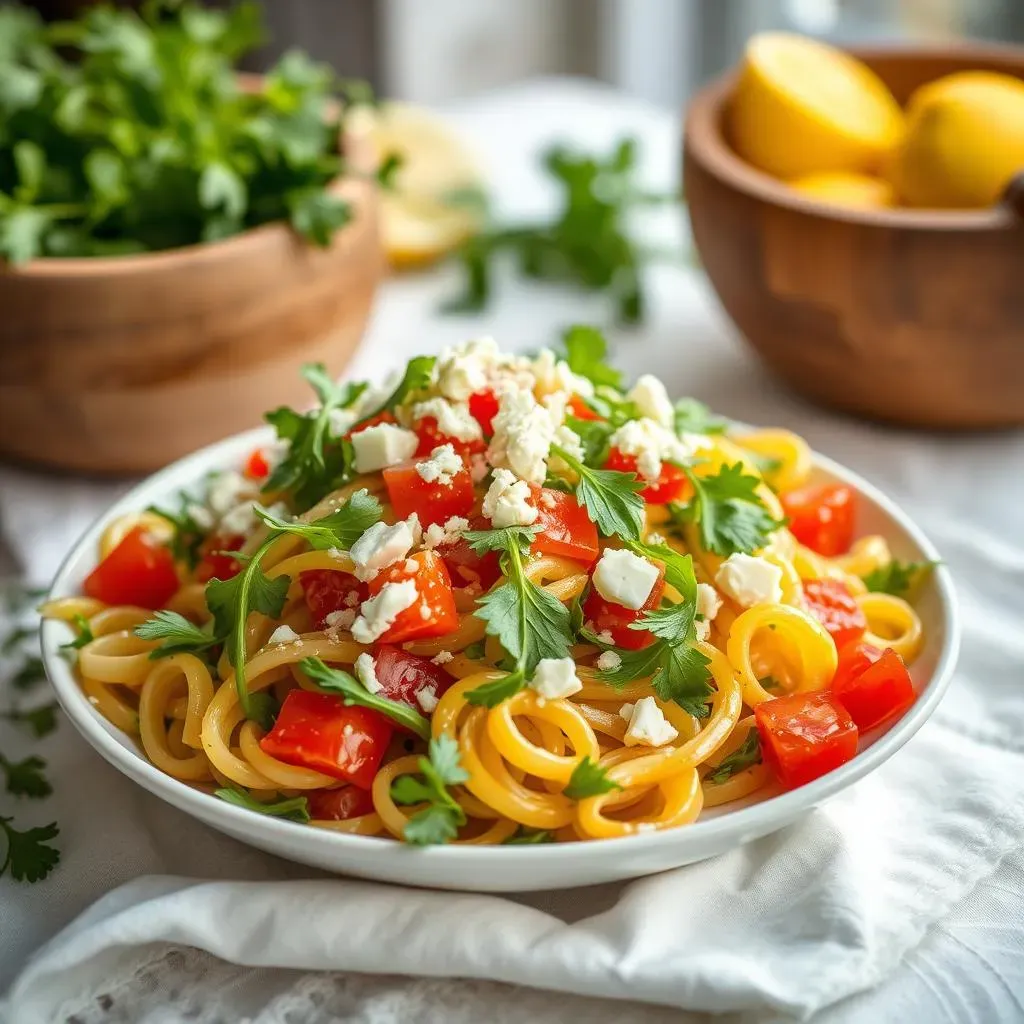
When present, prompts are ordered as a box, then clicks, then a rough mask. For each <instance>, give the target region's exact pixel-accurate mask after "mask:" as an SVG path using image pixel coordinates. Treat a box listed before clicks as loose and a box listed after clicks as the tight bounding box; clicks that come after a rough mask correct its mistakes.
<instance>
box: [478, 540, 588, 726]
mask: <svg viewBox="0 0 1024 1024" xmlns="http://www.w3.org/2000/svg"><path fill="white" fill-rule="evenodd" d="M535 534H536V530H535V529H534V528H533V527H524V526H509V527H505V528H503V529H499V530H470V531H468V532H467V533H464V534H463V537H464V539H465V540H466V541H467V542H468V543H469V545H470V547H472V549H473V550H474V551H475V552H476V553H477V554H478V555H483V554H486V553H487V552H489V551H499V552H501V569H502V572H503V573H504V575H505V582H504V583H502V584H501V585H500V586H498V587H495V588H494V589H493V590H490V591H488V593H486V594H484V596H483V597H481V598H479V599H478V601H477V609H476V613H475V614H476V616H477V618H479V619H482V620H483V621H484V623H485V629H486V631H487V633H488V635H489V636H494V637H497V638H498V640H499V641H500V643H501V646H502V647H503V648H504V649H505V651H506V653H507V654H508V656H509V658H510V659H511V661H512V664H513V668H512V671H511V672H509V674H508V675H507V676H504V677H503V678H501V679H497V680H495V681H494V682H490V683H484V684H483V685H481V686H478V687H476V688H475V689H473V690H470V691H469V692H468V693H467V694H466V700H467V701H469V703H471V704H482V705H484V706H485V707H494V706H495V705H496V704H500V703H501V702H502V701H503V700H507V699H508V698H509V697H511V696H512V695H513V694H515V693H518V692H519V690H521V689H522V688H523V686H525V685H526V679H527V676H529V675H530V673H532V672H533V670H534V669H535V668H536V667H537V663H538V662H539V661H540V660H541V659H542V658H565V657H568V655H569V648H570V646H571V645H572V631H571V629H570V623H569V611H568V609H567V608H566V607H565V605H564V604H562V602H561V601H559V600H558V599H557V598H556V597H553V596H552V595H551V594H549V593H548V592H547V591H546V590H544V589H543V588H542V587H538V586H537V584H536V583H534V582H533V581H532V580H530V579H528V578H527V576H526V572H525V563H524V559H525V558H526V556H527V555H528V553H529V551H530V544H531V543H532V542H533V538H534V536H535Z"/></svg>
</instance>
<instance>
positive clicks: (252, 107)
mask: <svg viewBox="0 0 1024 1024" xmlns="http://www.w3.org/2000/svg"><path fill="white" fill-rule="evenodd" d="M263 34H264V33H263V25H262V15H261V12H260V7H259V5H258V4H256V3H255V2H250V0H245V2H241V3H238V4H237V5H235V6H234V7H232V8H231V9H230V10H228V11H216V10H210V9H207V8H205V7H202V6H200V5H199V4H198V3H189V2H179V0H148V2H146V3H144V4H143V5H142V9H141V12H140V13H136V12H134V11H129V10H124V9H114V8H113V7H110V6H106V5H103V6H95V7H89V8H88V9H87V10H85V11H84V12H83V13H82V15H81V16H80V17H79V18H78V19H77V20H75V21H70V22H61V23H56V24H53V25H45V24H43V22H42V20H41V19H40V18H39V16H38V15H37V14H36V13H35V12H34V11H32V10H29V9H27V8H24V7H15V6H12V7H4V8H2V9H0V256H2V257H4V258H5V259H6V260H7V261H8V262H10V263H12V264H19V263H25V262H26V261H28V260H31V259H33V258H34V257H36V256H110V255H122V254H125V253H135V252H148V251H153V250H159V249H170V248H175V247H177V246H183V245H192V244H194V243H197V242H210V241H215V240H217V239H222V238H226V237H228V236H230V235H234V234H237V233H238V232H240V231H243V230H245V229H246V228H250V227H254V226H255V225H258V224H264V223H267V222H268V221H275V220H287V221H289V222H290V223H291V225H292V226H293V227H294V228H295V230H296V231H298V232H299V233H300V234H301V235H303V236H304V237H305V238H307V239H308V240H309V241H311V242H313V243H315V244H317V245H327V244H328V243H329V242H330V240H331V237H332V235H333V233H334V231H335V230H336V229H338V228H339V227H341V226H342V225H343V224H345V223H346V222H347V221H348V220H349V218H350V216H351V210H350V208H349V206H348V204H347V203H346V202H345V201H344V200H342V199H340V198H339V197H338V196H336V195H335V194H334V193H332V192H331V191H330V190H329V188H328V186H329V185H330V183H331V182H332V181H333V180H334V179H335V178H337V177H338V175H339V174H341V173H342V172H343V170H344V168H345V165H344V161H343V159H342V157H341V155H340V153H339V151H338V143H339V139H340V131H341V127H342V121H343V118H344V115H345V104H344V103H336V102H334V100H333V98H332V96H333V94H334V93H335V92H337V91H338V90H339V88H340V83H339V82H338V81H337V80H336V77H335V75H334V72H333V71H332V70H331V69H330V68H329V67H327V66H326V65H322V64H317V63H314V62H313V61H311V60H310V59H309V58H308V57H307V56H305V55H304V54H302V53H300V52H289V53H287V54H285V56H284V57H282V58H281V60H280V61H279V62H278V64H277V65H276V66H275V67H274V68H273V69H272V70H271V71H270V72H269V73H268V75H267V76H266V78H265V80H264V81H263V84H262V87H261V88H260V89H259V91H257V92H246V91H244V90H243V89H242V88H241V87H240V86H239V83H238V81H237V79H236V77H235V75H234V72H233V67H234V65H235V63H236V61H237V60H238V58H239V57H240V56H241V55H242V54H244V53H245V52H246V51H248V50H251V49H252V48H253V47H254V46H256V45H257V44H258V43H260V42H261V40H262V39H263ZM353 95H355V94H354V93H353ZM360 95H362V94H360Z"/></svg>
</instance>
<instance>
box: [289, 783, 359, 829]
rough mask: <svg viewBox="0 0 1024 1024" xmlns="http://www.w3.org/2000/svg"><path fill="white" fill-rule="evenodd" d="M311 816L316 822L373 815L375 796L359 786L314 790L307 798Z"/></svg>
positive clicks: (345, 819)
mask: <svg viewBox="0 0 1024 1024" xmlns="http://www.w3.org/2000/svg"><path fill="white" fill-rule="evenodd" d="M306 799H307V801H308V802H309V814H310V817H312V818H313V819H314V820H316V821H347V820H348V819H349V818H361V817H362V816H363V815H364V814H372V813H373V796H372V795H371V793H370V791H369V790H366V789H360V788H359V787H358V786H338V788H337V789H314V790H313V791H312V792H311V793H308V794H307V796H306Z"/></svg>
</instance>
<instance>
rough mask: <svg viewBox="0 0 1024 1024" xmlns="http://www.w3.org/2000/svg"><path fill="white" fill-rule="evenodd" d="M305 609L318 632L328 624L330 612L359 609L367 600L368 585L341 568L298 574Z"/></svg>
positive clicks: (307, 571) (309, 570)
mask: <svg viewBox="0 0 1024 1024" xmlns="http://www.w3.org/2000/svg"><path fill="white" fill-rule="evenodd" d="M299 583H301V584H302V593H303V596H304V597H305V599H306V607H307V608H308V609H309V614H310V616H311V618H312V619H313V625H314V626H315V627H316V628H317V629H323V628H324V626H326V625H327V616H328V615H330V614H331V612H343V611H346V610H348V609H350V608H355V609H357V610H358V608H359V605H360V604H361V603H362V602H363V601H364V600H365V599H366V594H367V588H366V584H365V583H362V582H361V581H360V580H357V579H356V578H355V576H353V575H352V574H351V573H348V572H341V571H340V570H339V569H307V570H306V571H305V572H300V573H299Z"/></svg>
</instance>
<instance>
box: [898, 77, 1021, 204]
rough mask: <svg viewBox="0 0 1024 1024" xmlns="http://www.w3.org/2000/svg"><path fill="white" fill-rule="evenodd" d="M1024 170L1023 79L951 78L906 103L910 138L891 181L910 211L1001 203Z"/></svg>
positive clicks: (903, 146)
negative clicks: (1012, 183) (915, 208)
mask: <svg viewBox="0 0 1024 1024" xmlns="http://www.w3.org/2000/svg"><path fill="white" fill-rule="evenodd" d="M1021 170H1024V82H1021V81H1020V80H1019V79H1016V78H1011V77H1010V76H1009V75H1000V74H997V73H995V72H988V71H966V72H960V73H957V74H954V75H947V76H946V77H945V78H940V79H938V80H936V81H934V82H929V83H928V84H927V85H924V86H922V87H921V88H920V89H918V90H917V92H915V93H914V95H913V96H911V98H910V102H909V103H908V105H907V134H906V138H905V140H904V143H903V145H902V147H901V148H900V150H899V151H898V152H897V153H896V154H895V155H894V157H893V159H892V161H891V163H890V166H889V170H888V176H889V177H890V179H891V180H892V182H893V184H894V185H895V187H896V191H897V193H898V194H899V196H900V198H901V199H902V200H903V202H905V203H906V204H907V205H908V206H921V207H937V208H947V209H955V208H976V207H983V206H990V205H992V204H993V203H995V202H997V201H998V199H999V197H1000V196H1001V195H1002V193H1003V190H1004V189H1005V188H1006V186H1007V185H1008V184H1009V183H1010V179H1011V178H1013V177H1014V175H1015V174H1017V173H1018V171H1021Z"/></svg>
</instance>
